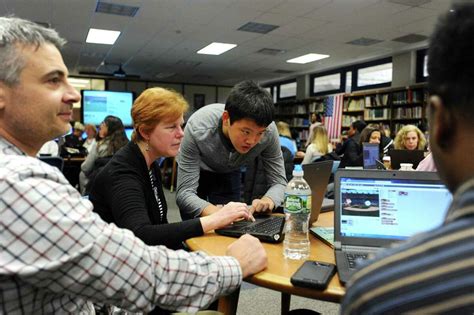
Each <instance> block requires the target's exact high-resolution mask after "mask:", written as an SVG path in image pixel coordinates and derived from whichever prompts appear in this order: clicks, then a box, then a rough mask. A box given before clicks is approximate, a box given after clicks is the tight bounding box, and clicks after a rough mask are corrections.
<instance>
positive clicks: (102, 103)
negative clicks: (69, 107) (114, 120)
mask: <svg viewBox="0 0 474 315" xmlns="http://www.w3.org/2000/svg"><path fill="white" fill-rule="evenodd" d="M81 94H82V100H81V105H82V106H81V114H82V122H83V123H84V124H92V125H96V126H97V125H100V123H101V122H102V121H103V120H104V118H105V117H106V116H107V115H113V116H117V117H119V118H120V119H121V120H122V122H123V125H124V126H125V127H131V126H132V116H131V115H130V110H131V108H132V104H133V92H116V91H93V90H82V91H81Z"/></svg>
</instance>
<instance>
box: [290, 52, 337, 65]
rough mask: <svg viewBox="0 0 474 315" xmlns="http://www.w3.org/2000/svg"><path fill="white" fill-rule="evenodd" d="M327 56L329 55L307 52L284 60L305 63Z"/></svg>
mask: <svg viewBox="0 0 474 315" xmlns="http://www.w3.org/2000/svg"><path fill="white" fill-rule="evenodd" d="M328 57H329V55H321V54H307V55H303V56H299V57H296V58H293V59H290V60H287V61H286V62H288V63H301V64H305V63H309V62H313V61H316V60H321V59H324V58H328Z"/></svg>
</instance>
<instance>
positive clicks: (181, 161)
mask: <svg viewBox="0 0 474 315" xmlns="http://www.w3.org/2000/svg"><path fill="white" fill-rule="evenodd" d="M224 106H225V105H224V104H210V105H206V106H204V107H203V108H201V109H199V110H198V111H196V112H195V113H194V114H193V115H192V116H191V117H190V118H189V120H188V122H187V124H186V128H185V130H184V138H183V141H182V142H181V148H180V153H179V155H178V183H177V190H176V203H177V204H178V207H179V209H180V211H181V217H182V218H183V219H185V220H187V219H191V218H196V217H199V216H200V215H201V212H202V210H203V209H204V208H206V207H207V206H208V205H209V204H210V203H209V202H208V201H206V200H203V199H201V198H199V197H198V195H197V188H198V186H199V174H200V171H201V170H205V171H210V172H214V173H219V174H223V173H229V172H232V171H236V170H240V168H241V167H242V166H244V165H246V164H248V163H249V162H252V161H253V160H254V159H255V158H256V157H257V156H261V157H262V163H263V168H264V169H265V176H266V180H267V183H268V185H269V187H270V188H269V189H268V190H267V191H266V193H265V196H267V197H269V198H271V199H272V200H273V202H274V203H275V206H278V205H280V204H281V203H282V201H283V197H284V193H285V188H286V184H287V182H286V178H285V167H284V162H283V156H282V154H281V148H280V140H279V136H278V131H277V128H276V126H275V123H273V122H272V123H271V124H270V125H268V127H267V130H266V132H265V134H264V135H263V136H262V138H261V139H260V141H259V143H257V144H256V145H255V146H254V147H253V148H252V149H250V151H249V152H247V153H245V154H240V153H239V152H237V151H236V150H235V149H234V147H233V146H232V143H231V141H230V140H229V139H228V138H227V137H226V136H225V135H224V134H223V132H222V113H223V112H224ZM235 201H239V200H235Z"/></svg>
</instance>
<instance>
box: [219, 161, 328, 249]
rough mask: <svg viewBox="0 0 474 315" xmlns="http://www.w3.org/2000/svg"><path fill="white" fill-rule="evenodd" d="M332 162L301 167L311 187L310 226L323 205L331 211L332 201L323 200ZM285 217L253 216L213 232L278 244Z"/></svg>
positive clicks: (280, 239)
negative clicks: (250, 219) (253, 219)
mask: <svg viewBox="0 0 474 315" xmlns="http://www.w3.org/2000/svg"><path fill="white" fill-rule="evenodd" d="M331 170H332V161H322V162H317V163H311V164H305V165H303V171H304V179H305V180H306V181H307V182H308V185H309V186H310V187H311V193H312V196H311V199H312V200H311V216H310V221H309V222H310V225H311V224H312V223H313V222H314V221H316V220H317V219H318V216H319V212H320V211H321V208H322V206H323V204H324V209H325V210H326V209H331V210H332V209H333V208H334V201H333V200H330V199H325V198H324V193H325V192H326V187H327V184H328V181H329V176H330V175H331ZM284 226H285V217H284V216H281V215H280V216H276V215H263V216H262V215H258V216H255V222H250V221H244V220H242V221H237V222H234V223H233V224H230V225H227V226H225V227H223V228H221V229H217V230H215V232H216V233H217V234H220V235H225V236H232V237H240V236H241V235H243V234H247V233H248V234H251V235H253V236H255V237H256V238H258V239H259V240H261V241H262V242H267V243H279V242H281V241H283V238H284V234H283V229H284Z"/></svg>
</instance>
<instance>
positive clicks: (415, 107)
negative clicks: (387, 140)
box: [342, 84, 428, 136]
mask: <svg viewBox="0 0 474 315" xmlns="http://www.w3.org/2000/svg"><path fill="white" fill-rule="evenodd" d="M427 99H428V93H427V90H426V85H425V84H418V85H413V86H407V87H400V88H386V89H378V90H368V91H359V92H355V93H350V94H346V95H344V107H343V113H342V129H343V130H344V129H348V128H349V126H350V124H351V123H352V122H353V121H355V120H359V119H363V120H364V121H365V122H366V123H368V124H370V123H378V124H382V125H384V126H385V127H388V128H390V131H391V133H392V136H395V135H396V133H397V132H398V130H400V128H401V127H402V126H404V125H406V124H413V125H417V126H419V125H420V124H421V123H422V122H423V117H425V109H426V103H427Z"/></svg>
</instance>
